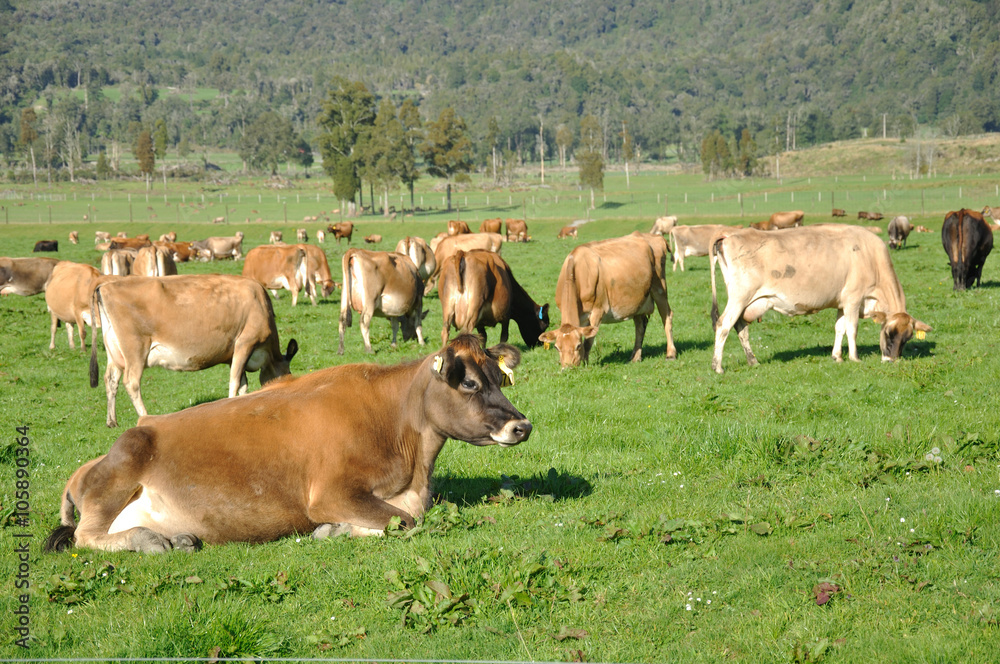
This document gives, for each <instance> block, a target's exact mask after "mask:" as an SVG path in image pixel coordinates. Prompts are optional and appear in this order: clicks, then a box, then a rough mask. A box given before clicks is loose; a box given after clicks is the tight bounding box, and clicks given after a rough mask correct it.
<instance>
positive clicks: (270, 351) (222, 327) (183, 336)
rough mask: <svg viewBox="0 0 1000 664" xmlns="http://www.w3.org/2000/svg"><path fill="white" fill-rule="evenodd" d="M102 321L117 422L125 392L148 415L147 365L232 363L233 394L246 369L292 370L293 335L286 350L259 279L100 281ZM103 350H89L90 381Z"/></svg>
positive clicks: (265, 374)
mask: <svg viewBox="0 0 1000 664" xmlns="http://www.w3.org/2000/svg"><path fill="white" fill-rule="evenodd" d="M90 309H91V316H92V317H93V318H94V319H99V320H100V328H101V332H102V336H103V338H104V348H105V350H106V351H107V357H108V366H107V369H106V370H105V372H104V388H105V391H106V392H107V396H108V417H107V424H108V426H109V427H114V426H118V419H117V417H116V415H115V397H116V395H117V394H118V382H119V380H121V378H122V376H123V375H124V377H125V390H126V391H127V392H128V395H129V398H131V399H132V405H134V406H135V410H136V412H137V413H138V414H139V415H145V414H146V407H145V405H143V402H142V393H141V392H140V388H139V383H140V381H141V379H142V372H143V370H144V369H145V368H146V367H163V368H165V369H171V370H173V371H199V370H201V369H207V368H208V367H214V366H215V365H217V364H229V365H230V370H229V396H230V397H235V396H236V395H237V394H245V393H246V391H247V375H246V372H247V371H258V370H259V371H260V382H261V384H262V385H264V384H266V383H267V382H268V381H270V380H272V379H274V378H277V377H279V376H284V375H286V374H288V373H289V363H290V362H291V361H292V357H294V356H295V353H296V352H297V351H298V344H297V343H296V342H295V340H294V339H292V340H291V341H289V342H288V350H287V352H286V353H285V354H284V355H282V353H281V348H280V346H279V343H278V329H277V327H276V326H275V324H274V310H273V309H272V308H271V299H270V298H269V297H268V296H267V292H265V291H264V289H263V287H261V285H260V284H258V283H256V282H255V281H253V280H252V279H245V278H243V277H237V276H235V275H229V274H186V275H180V276H172V277H130V278H128V279H119V280H117V281H111V282H106V283H101V284H98V285H97V287H96V288H95V289H94V291H93V296H92V297H91V299H90ZM97 381H98V366H97V348H96V347H95V346H94V345H93V344H92V347H91V353H90V386H91V387H97Z"/></svg>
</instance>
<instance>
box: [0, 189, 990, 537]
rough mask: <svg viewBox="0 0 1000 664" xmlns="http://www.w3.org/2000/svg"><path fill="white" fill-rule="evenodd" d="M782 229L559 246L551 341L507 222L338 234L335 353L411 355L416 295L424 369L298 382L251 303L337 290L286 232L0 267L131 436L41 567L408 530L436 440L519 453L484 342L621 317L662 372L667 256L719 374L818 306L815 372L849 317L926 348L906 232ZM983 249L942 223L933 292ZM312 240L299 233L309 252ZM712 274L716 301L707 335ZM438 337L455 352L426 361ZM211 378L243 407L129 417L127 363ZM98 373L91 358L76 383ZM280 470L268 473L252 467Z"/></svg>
mask: <svg viewBox="0 0 1000 664" xmlns="http://www.w3.org/2000/svg"><path fill="white" fill-rule="evenodd" d="M990 212H992V210H990V209H989V208H987V214H989V213H990ZM997 212H1000V210H997ZM803 217H804V215H803V213H802V212H801V211H792V212H780V213H775V214H773V215H771V217H769V218H768V219H767V220H765V221H762V222H759V223H755V224H751V227H750V228H737V227H732V226H722V225H700V226H683V225H678V224H677V219H676V217H661V218H660V219H657V220H656V222H655V224H654V226H653V228H652V229H651V232H649V233H641V232H634V233H631V234H629V235H626V236H624V237H617V238H610V239H603V240H596V241H592V242H586V243H583V244H580V245H578V246H576V247H575V248H573V249H572V250H571V251H570V252H569V253H568V255H567V256H566V258H565V260H564V261H563V264H562V268H561V270H560V272H559V276H558V280H557V283H556V287H555V305H556V307H557V308H558V309H559V311H560V318H561V325H560V327H559V328H556V329H553V330H549V329H548V328H549V324H550V320H549V313H548V305H547V304H538V303H537V302H536V301H535V300H534V299H533V298H532V297H531V296H530V295H529V294H528V293H527V292H526V291H525V289H524V288H523V287H521V285H520V284H519V283H518V282H517V281H516V279H515V278H514V274H513V272H512V271H511V268H510V266H509V265H508V264H507V263H506V262H505V261H504V259H503V258H502V257H501V250H502V247H503V244H504V243H505V242H522V241H529V240H530V235H528V231H527V225H526V224H525V223H524V221H523V220H507V223H506V226H507V229H506V230H507V232H506V233H505V234H501V233H500V232H499V231H500V230H502V223H501V220H499V219H495V220H492V219H491V220H486V221H484V222H483V223H482V225H481V227H480V232H478V233H473V232H471V231H470V229H469V227H468V225H467V224H465V223H464V222H449V224H448V230H447V231H445V232H442V233H441V234H440V235H439V236H437V237H435V238H433V239H432V240H431V241H430V242H426V241H424V240H423V239H422V238H419V237H412V236H411V237H405V238H403V239H401V240H400V241H399V243H398V244H397V246H396V250H395V251H391V252H390V251H370V250H366V249H361V248H356V247H350V241H351V235H352V232H353V224H351V223H349V222H348V223H345V224H336V225H331V226H329V227H328V229H327V232H328V233H330V234H333V236H334V237H335V238H336V239H338V241H339V240H340V239H347V240H348V249H347V250H346V251H345V252H344V254H343V257H342V261H341V275H342V285H340V288H341V290H342V294H341V306H340V316H339V336H340V339H339V349H338V350H339V352H340V353H341V354H342V353H343V352H344V335H345V328H347V327H350V326H351V322H352V315H353V314H354V313H355V312H356V313H357V314H358V315H359V317H360V321H361V323H360V327H361V334H362V338H363V341H364V346H365V349H366V351H368V352H372V346H371V341H370V336H369V330H370V325H371V322H372V319H373V317H383V318H388V319H389V320H390V321H391V324H392V343H393V345H395V343H396V341H397V333H398V330H399V328H402V336H403V339H404V340H408V339H412V338H416V339H417V340H418V342H419V343H420V344H421V345H423V343H424V334H423V330H422V321H423V319H424V317H425V316H426V315H427V312H426V311H424V310H423V298H424V296H425V295H426V294H428V293H430V292H432V291H433V289H434V288H437V291H438V299H439V301H440V303H441V306H442V313H443V329H442V332H441V342H442V349H441V350H440V351H439V352H437V353H436V354H434V355H431V356H429V357H427V358H426V359H424V360H422V361H419V362H415V363H408V364H403V365H399V366H384V367H383V366H375V365H367V364H366V365H344V366H340V367H334V368H331V369H326V370H323V371H318V372H315V373H312V374H309V375H306V376H301V377H292V376H290V363H291V361H292V358H293V357H294V356H295V354H296V352H297V350H298V344H297V342H296V341H295V340H294V339H292V340H290V341H289V342H288V345H287V347H286V349H285V351H284V352H282V350H281V347H280V345H279V336H278V329H277V325H276V323H275V315H274V309H273V306H272V302H271V298H270V297H269V296H268V293H267V291H268V290H270V291H272V292H273V293H275V295H276V294H277V291H278V290H281V289H284V290H289V291H290V292H291V297H292V304H293V305H294V304H295V303H296V301H297V298H298V294H299V293H300V292H301V291H303V290H304V291H305V292H306V294H307V295H308V296H309V297H310V299H311V300H312V302H313V304H316V298H317V297H327V296H329V295H330V294H331V293H332V292H333V291H334V290H335V289H336V288H338V284H337V283H336V282H334V280H333V278H332V274H331V271H330V267H329V265H328V263H327V258H326V254H325V253H324V251H323V250H322V249H321V248H320V247H317V246H315V245H311V244H308V242H307V240H308V235H307V234H306V232H305V230H304V229H301V230H299V231H298V232H297V233H296V239H297V240H298V242H297V243H296V244H285V243H284V242H282V234H281V233H280V232H273V233H271V236H270V243H269V244H264V245H260V246H257V247H254V248H252V249H251V250H250V251H248V252H247V253H246V255H245V257H244V254H243V247H242V242H243V236H242V233H237V234H236V235H234V236H232V237H213V238H208V239H206V240H202V241H197V242H177V238H176V236H175V235H173V234H166V235H164V236H162V237H161V238H160V240H159V241H157V242H151V241H150V240H149V237H148V236H139V237H135V238H127V237H115V238H112V237H110V236H108V235H107V234H101V233H98V237H97V238H96V242H97V243H99V244H98V245H97V246H98V247H99V248H101V249H102V250H103V252H104V253H103V254H102V259H101V269H97V268H95V267H93V266H91V265H86V264H81V263H73V262H69V261H57V260H55V259H50V258H0V293H2V294H4V295H6V294H19V295H33V294H37V293H41V292H44V293H45V301H46V305H47V307H48V310H49V312H50V316H51V334H50V348H54V346H55V331H56V328H57V326H58V324H59V323H60V322H62V323H65V324H66V328H67V333H68V336H69V345H70V347H71V348H72V347H74V339H73V326H74V325H75V326H76V333H77V336H78V338H79V341H80V344H81V346H82V347H83V348H84V349H85V348H86V346H85V333H84V330H85V326H86V325H92V326H93V327H94V328H100V329H101V331H102V337H103V343H104V347H105V351H106V361H107V365H106V369H105V373H104V385H105V392H106V397H107V419H106V423H107V425H108V426H111V427H113V426H116V425H117V417H116V413H115V398H116V394H117V389H118V385H119V382H121V380H122V378H124V383H125V389H126V391H127V392H128V395H129V397H130V399H131V401H132V403H133V405H134V407H135V410H136V412H137V413H138V414H139V416H140V419H139V423H138V426H137V427H136V428H134V429H130V430H129V431H127V432H125V433H124V434H122V436H121V437H119V439H118V440H117V441H116V442H115V444H114V446H113V447H112V449H111V451H110V452H109V453H108V455H106V456H103V457H99V458H98V459H94V460H92V461H89V462H87V463H86V464H84V465H83V466H82V467H81V468H80V469H79V470H77V471H76V472H75V473H74V474H73V476H72V477H71V479H70V480H69V483H68V484H67V486H66V489H65V491H64V493H63V502H62V508H61V522H62V524H63V525H62V526H61V527H60V528H58V529H57V530H56V531H55V532H53V534H52V536H51V537H50V539H49V542H48V546H49V548H54V549H60V548H63V547H65V546H68V545H69V544H70V543H71V542H73V541H75V542H76V543H77V544H79V545H82V546H88V547H93V548H99V549H105V550H119V549H131V550H137V551H149V552H154V551H163V550H167V549H170V548H179V549H193V548H197V547H198V546H199V545H200V542H201V541H208V542H213V543H215V542H227V541H233V540H241V541H266V540H271V539H275V538H277V537H281V536H283V535H286V534H289V533H292V532H307V531H310V530H311V531H314V534H315V535H316V536H317V537H320V536H327V535H331V534H339V533H351V534H370V533H374V532H380V531H381V530H382V529H384V528H385V526H386V525H387V524H388V523H389V520H390V519H391V518H392V517H394V516H395V517H399V518H400V519H402V520H403V523H404V524H406V525H412V524H413V522H414V519H415V518H419V517H420V515H421V514H423V512H424V511H425V510H426V509H427V508H428V507H429V500H430V491H429V480H430V474H431V472H432V470H433V464H434V459H435V457H436V456H437V454H438V452H439V451H440V450H441V447H442V445H443V444H444V442H445V440H446V439H448V438H455V439H457V440H465V441H468V442H470V443H472V444H475V445H488V444H493V443H497V444H500V445H516V444H518V443H520V442H522V441H524V440H526V439H527V438H528V436H529V435H530V433H531V423H530V422H529V421H528V420H527V418H525V416H524V415H523V414H521V413H520V412H519V411H518V410H517V409H516V408H515V407H514V406H513V405H512V404H511V403H510V401H508V400H507V398H506V397H505V396H504V395H503V394H502V393H501V391H500V388H501V387H503V386H504V385H507V384H510V382H512V380H513V377H512V376H513V375H512V371H511V370H512V369H513V368H514V367H515V366H516V365H517V364H518V362H519V360H520V353H519V351H518V350H517V349H516V348H514V347H511V346H509V345H507V344H506V341H507V339H508V327H509V323H510V321H511V320H513V321H514V322H515V323H516V324H517V326H518V329H519V331H520V333H521V336H522V338H523V340H524V343H525V345H527V346H528V347H534V346H536V345H538V344H541V343H544V344H545V346H546V347H548V346H549V344H553V345H555V346H556V348H557V350H558V354H559V361H560V364H561V365H562V366H563V367H569V366H575V365H580V364H584V363H586V362H587V361H588V357H589V353H590V351H591V348H592V346H593V343H594V340H595V337H596V335H597V333H598V331H599V328H600V326H601V325H602V324H608V323H616V322H624V321H627V320H632V321H633V324H634V326H635V345H634V347H633V351H632V355H631V360H632V361H633V362H635V361H639V360H641V358H642V345H643V340H644V336H645V332H646V327H647V324H648V320H649V317H650V315H651V314H652V313H653V311H654V309H655V310H656V311H657V312H658V314H659V316H660V319H661V321H662V323H663V329H664V334H665V337H666V344H667V345H666V352H665V357H666V359H668V360H669V359H672V358H674V357H676V354H677V351H676V348H675V345H674V340H673V333H672V320H673V313H672V310H671V307H670V304H669V301H668V298H667V283H666V277H667V273H666V265H667V261H668V260H672V262H673V269H674V270H676V268H677V266H678V264H679V265H680V267H681V270H682V271H683V270H684V258H685V257H692V256H708V257H709V259H710V266H711V284H712V322H713V327H714V329H715V345H714V352H713V355H712V361H711V366H712V369H713V370H714V371H716V372H718V373H722V372H723V368H722V354H723V348H724V345H725V342H726V339H727V337H728V335H729V332H730V331H731V330H732V329H733V328H735V330H736V332H737V336H738V338H739V340H740V343H741V345H742V347H743V350H744V352H745V354H746V358H747V361H748V362H749V363H750V364H751V365H754V364H756V363H757V360H756V358H755V356H754V354H753V351H752V349H751V347H750V344H749V334H748V325H749V324H750V323H751V322H753V321H756V320H759V319H760V318H761V316H762V315H763V314H764V313H765V312H766V311H768V310H770V309H774V310H775V311H778V312H780V313H783V314H786V315H789V316H794V315H802V314H810V313H814V312H817V311H820V310H822V309H829V308H835V309H837V311H838V318H837V321H836V324H835V340H834V345H833V353H832V355H833V358H834V359H835V360H837V361H841V360H842V357H843V353H842V345H843V339H844V337H845V336H846V338H847V344H848V357H849V358H850V359H851V360H855V361H857V360H858V359H859V358H858V352H857V342H856V338H857V330H858V322H859V320H860V319H861V318H871V319H873V320H874V321H875V322H876V323H878V324H879V325H880V326H881V329H880V340H879V345H880V349H881V356H882V359H883V360H884V361H892V360H895V359H897V358H899V357H900V355H901V353H902V349H903V346H904V345H905V344H906V343H907V342H908V341H909V340H910V339H912V338H914V337H917V338H922V337H923V335H924V334H925V333H926V332H928V331H930V330H931V327H930V326H929V325H927V324H926V323H923V322H922V321H919V320H917V319H915V318H914V317H913V316H911V315H910V314H909V313H908V312H907V310H906V298H905V295H904V293H903V289H902V287H901V285H900V283H899V280H898V278H897V277H896V273H895V270H894V268H893V264H892V260H891V258H890V252H889V247H893V248H900V247H902V246H904V245H905V242H906V239H907V236H908V235H909V233H910V232H911V231H912V230H913V226H912V225H911V224H910V222H909V220H908V219H907V218H906V217H896V218H894V219H893V220H892V221H891V222H890V223H889V244H888V246H887V245H886V243H884V242H883V241H882V240H881V239H880V238H879V237H878V236H877V235H876V234H875V233H872V232H870V229H866V228H862V227H858V226H850V225H844V224H839V223H820V224H812V225H809V226H803V225H802V221H803ZM512 222H514V223H512ZM577 230H578V226H577V225H573V226H568V227H565V228H563V229H562V230H561V231H560V232H559V237H560V238H564V237H576V233H577ZM992 233H993V229H992V227H991V226H990V225H989V224H988V223H986V221H985V219H984V216H983V214H982V213H979V212H976V211H974V210H967V209H963V210H959V211H957V212H949V213H948V214H947V215H946V217H945V220H944V225H943V228H942V242H943V245H944V248H945V251H946V253H947V255H948V257H949V261H950V262H951V266H952V274H953V277H954V287H955V289H956V290H961V289H963V288H967V287H971V286H972V285H973V284H974V283H975V284H978V283H979V281H980V279H981V273H982V267H983V262H984V261H985V258H986V256H987V255H988V254H989V252H990V250H991V249H992V240H993V235H992ZM74 235H75V234H74ZM324 235H325V233H323V232H322V231H321V232H320V233H317V234H316V237H317V240H322V239H323V236H324ZM370 237H371V236H370ZM379 239H381V238H379ZM73 240H77V241H78V237H71V241H73ZM241 257H242V258H243V268H242V276H236V275H220V274H213V275H178V274H177V263H179V262H183V261H185V260H192V259H202V260H208V259H211V260H216V259H220V258H231V259H233V260H239V259H240V258H241ZM716 265H718V266H719V268H720V270H721V272H722V276H723V280H724V282H725V284H726V288H727V294H728V300H727V303H726V306H725V309H724V311H723V312H722V313H721V315H720V314H719V311H718V305H717V293H716V281H715V273H716V270H715V267H716ZM177 312H183V315H182V316H177V315H176V313H177ZM496 325H500V326H501V339H500V341H501V343H500V344H499V345H498V346H495V347H494V348H490V349H487V348H485V339H486V328H487V327H492V326H496ZM452 328H455V329H457V330H458V331H459V332H460V334H459V336H457V337H456V338H455V339H454V340H452V341H451V342H450V343H449V333H450V330H451V329H452ZM473 332H478V335H475V334H473ZM217 364H229V365H230V374H229V396H230V397H235V396H237V395H245V396H242V397H241V398H240V399H226V400H221V401H217V402H212V403H207V404H202V405H199V406H196V407H194V408H188V409H186V410H183V411H180V412H178V413H173V414H169V415H159V416H150V415H148V413H147V411H146V408H145V406H144V405H143V401H142V396H141V391H140V381H141V377H142V373H143V370H144V369H145V368H146V367H149V366H160V367H164V368H167V369H171V370H175V371H191V370H198V369H203V368H207V367H210V366H215V365H217ZM247 371H259V372H260V379H261V384H262V388H261V390H259V391H257V392H255V393H253V394H249V395H247V394H246V392H247V377H246V372H247ZM98 376H99V364H98V358H97V348H96V343H94V342H93V341H92V343H91V356H90V382H91V386H92V387H96V386H97V384H98V382H99V379H98ZM358 398H363V399H365V401H364V402H365V403H366V404H369V405H373V406H374V408H373V409H369V408H366V409H365V411H366V412H378V413H379V417H369V416H368V415H367V414H364V413H360V412H357V411H355V410H352V409H351V408H350V407H349V406H346V405H344V404H350V403H356V402H357V399H358ZM233 426H236V427H238V428H239V430H238V431H236V432H234V431H233V429H232V427H233ZM279 441H280V442H279ZM279 457H280V459H281V462H280V464H278V466H274V465H269V464H262V463H261V459H278V458H279ZM223 458H224V459H226V462H225V464H224V467H223V465H222V464H221V462H220V461H219V459H223ZM180 487H184V488H183V490H181V489H180ZM234 504H240V505H246V506H250V505H252V506H253V509H251V510H249V511H247V512H245V513H239V512H234V511H232V510H230V509H229V507H228V506H231V505H234ZM77 513H78V514H79V521H78V520H77V516H76V515H77ZM220 514H225V517H224V518H222V517H220V516H219V515H220Z"/></svg>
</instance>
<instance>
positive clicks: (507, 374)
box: [497, 357, 514, 387]
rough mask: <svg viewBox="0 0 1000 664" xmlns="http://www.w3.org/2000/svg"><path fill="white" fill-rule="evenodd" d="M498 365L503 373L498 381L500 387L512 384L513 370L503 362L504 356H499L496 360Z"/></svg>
mask: <svg viewBox="0 0 1000 664" xmlns="http://www.w3.org/2000/svg"><path fill="white" fill-rule="evenodd" d="M497 364H499V365H500V371H501V372H502V373H503V379H502V380H501V381H500V387H507V386H508V385H513V384H514V372H513V371H511V370H510V369H509V368H508V367H507V363H506V362H504V358H502V357H501V358H500V361H499V362H497Z"/></svg>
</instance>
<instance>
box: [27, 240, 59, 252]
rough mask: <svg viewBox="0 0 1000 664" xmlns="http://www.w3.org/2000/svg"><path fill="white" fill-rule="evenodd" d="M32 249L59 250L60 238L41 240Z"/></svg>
mask: <svg viewBox="0 0 1000 664" xmlns="http://www.w3.org/2000/svg"><path fill="white" fill-rule="evenodd" d="M32 251H59V240H39V241H38V242H36V243H35V248H34V249H32Z"/></svg>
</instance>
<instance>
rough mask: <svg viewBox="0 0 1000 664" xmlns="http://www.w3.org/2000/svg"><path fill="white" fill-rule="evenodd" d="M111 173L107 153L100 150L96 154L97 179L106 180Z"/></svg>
mask: <svg viewBox="0 0 1000 664" xmlns="http://www.w3.org/2000/svg"><path fill="white" fill-rule="evenodd" d="M110 175H111V166H110V164H108V155H107V154H106V153H105V152H104V150H101V151H100V153H98V155H97V179H98V180H107V179H108V177H109V176H110Z"/></svg>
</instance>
